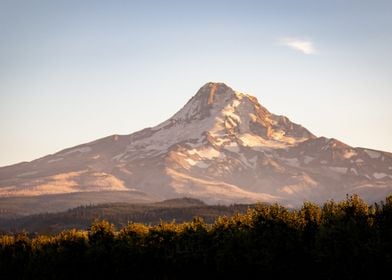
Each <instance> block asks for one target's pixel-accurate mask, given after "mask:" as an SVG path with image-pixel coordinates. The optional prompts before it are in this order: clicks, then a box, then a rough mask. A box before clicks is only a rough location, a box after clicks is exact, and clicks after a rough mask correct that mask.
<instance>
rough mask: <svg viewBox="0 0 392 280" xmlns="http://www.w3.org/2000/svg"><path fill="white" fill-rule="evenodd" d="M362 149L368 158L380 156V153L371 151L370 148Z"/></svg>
mask: <svg viewBox="0 0 392 280" xmlns="http://www.w3.org/2000/svg"><path fill="white" fill-rule="evenodd" d="M364 151H365V153H367V155H368V156H369V157H370V158H379V157H380V156H381V153H379V152H376V151H372V150H364Z"/></svg>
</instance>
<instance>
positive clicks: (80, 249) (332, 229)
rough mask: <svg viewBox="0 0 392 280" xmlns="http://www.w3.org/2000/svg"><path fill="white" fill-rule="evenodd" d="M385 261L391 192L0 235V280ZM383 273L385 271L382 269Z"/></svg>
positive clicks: (246, 271)
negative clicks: (180, 219)
mask: <svg viewBox="0 0 392 280" xmlns="http://www.w3.org/2000/svg"><path fill="white" fill-rule="evenodd" d="M390 267H392V196H389V197H387V198H386V199H385V201H383V202H380V203H378V204H374V205H368V204H366V203H365V202H364V201H363V200H362V199H361V198H360V197H358V196H357V195H353V196H349V197H347V198H346V200H344V201H341V202H334V201H327V202H326V203H324V204H323V205H322V206H318V205H316V204H313V203H310V202H306V203H304V204H303V206H302V207H301V208H299V209H295V210H293V209H287V208H285V207H282V206H280V205H278V204H273V205H266V204H258V205H256V206H255V207H253V208H249V209H248V211H247V212H246V213H242V214H235V215H232V216H221V217H218V218H217V219H216V220H215V222H214V223H205V222H204V221H203V219H201V218H194V219H193V221H191V222H184V223H175V222H170V223H167V222H161V223H159V224H157V225H146V224H141V223H134V222H129V223H128V225H126V226H124V227H122V228H119V229H116V228H115V226H114V225H113V224H112V223H111V222H109V221H95V222H94V223H93V224H92V225H91V226H90V228H89V229H88V230H87V231H82V230H67V231H63V232H61V233H59V234H57V235H53V236H45V235H39V236H30V235H29V233H26V232H24V233H19V234H15V235H2V236H0V278H1V279H70V278H71V277H76V278H77V279H79V278H82V277H85V278H87V279H91V278H98V279H102V278H104V277H107V278H108V279H118V278H120V277H122V276H124V275H126V276H127V278H134V279H184V278H190V279H198V278H207V279H209V278H212V277H216V278H222V277H227V278H229V279H231V278H233V277H247V276H249V277H250V276H252V275H257V276H258V278H266V279H269V278H283V277H290V278H293V277H296V276H299V277H301V278H310V277H311V278H318V279H343V278H344V279H364V278H374V277H381V276H383V275H388V274H389V270H390ZM385 273H386V274H385Z"/></svg>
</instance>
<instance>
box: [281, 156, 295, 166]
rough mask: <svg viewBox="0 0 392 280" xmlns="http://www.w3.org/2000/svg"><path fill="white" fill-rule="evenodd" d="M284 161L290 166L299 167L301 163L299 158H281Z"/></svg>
mask: <svg viewBox="0 0 392 280" xmlns="http://www.w3.org/2000/svg"><path fill="white" fill-rule="evenodd" d="M281 159H282V160H284V161H285V162H286V163H287V164H288V165H291V166H295V167H299V161H298V159H297V158H281Z"/></svg>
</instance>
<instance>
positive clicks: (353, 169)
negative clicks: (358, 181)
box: [350, 167, 358, 176]
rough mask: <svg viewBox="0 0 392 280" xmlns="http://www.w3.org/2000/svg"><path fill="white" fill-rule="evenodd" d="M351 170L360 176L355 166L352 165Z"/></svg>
mask: <svg viewBox="0 0 392 280" xmlns="http://www.w3.org/2000/svg"><path fill="white" fill-rule="evenodd" d="M350 170H351V172H352V173H354V174H355V175H357V176H358V171H357V170H356V169H355V168H354V167H352V168H351V169H350Z"/></svg>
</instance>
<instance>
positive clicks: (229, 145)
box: [0, 83, 392, 205]
mask: <svg viewBox="0 0 392 280" xmlns="http://www.w3.org/2000/svg"><path fill="white" fill-rule="evenodd" d="M391 190H392V154H390V153H387V152H381V151H375V150H370V149H363V148H353V147H350V146H348V145H346V144H344V143H342V142H340V141H338V140H335V139H328V138H325V137H316V136H315V135H313V134H312V133H311V132H309V131H308V130H307V129H306V128H304V127H302V126H301V125H299V124H296V123H293V122H292V121H290V120H289V119H288V118H287V117H285V116H278V115H274V114H272V113H271V112H269V111H268V110H267V109H266V108H265V107H263V106H262V105H261V104H260V103H259V102H258V100H257V99H256V98H255V97H253V96H251V95H248V94H244V93H241V92H237V91H235V90H233V89H232V88H230V87H229V86H227V85H225V84H223V83H207V84H205V85H204V86H203V87H201V88H200V89H199V91H198V92H197V93H196V95H194V96H193V97H192V98H191V99H190V100H189V101H188V103H187V104H186V105H185V106H184V107H183V108H182V109H181V110H180V111H178V112H177V113H176V114H174V115H173V116H172V117H171V118H170V119H169V120H167V121H165V122H163V123H161V124H159V125H157V126H155V127H152V128H146V129H144V130H141V131H138V132H136V133H133V134H130V135H113V136H109V137H106V138H103V139H99V140H96V141H94V142H91V143H87V144H83V145H80V146H77V147H73V148H70V149H66V150H63V151H60V152H58V153H56V154H54V155H49V156H46V157H43V158H40V159H37V160H34V161H32V162H29V163H20V164H16V165H12V166H7V167H3V168H0V196H2V197H15V196H18V197H19V196H42V195H48V194H67V193H68V194H69V193H94V194H96V193H97V192H102V191H110V192H116V193H118V192H124V193H125V192H130V191H131V192H132V191H133V192H135V193H138V194H139V195H140V194H144V195H146V196H148V197H154V198H155V199H166V198H173V197H183V196H188V197H195V198H200V199H203V200H204V201H207V202H210V203H213V202H214V203H216V202H219V203H234V202H255V201H266V202H274V201H278V202H281V203H284V204H287V205H298V204H299V203H302V202H303V201H304V200H312V201H316V202H321V201H325V200H326V199H331V198H334V199H341V198H344V197H345V195H346V194H348V193H358V194H360V195H362V196H363V197H364V198H365V199H367V200H369V201H376V200H379V199H382V198H383V197H384V196H385V195H386V194H387V193H388V192H390V191H391Z"/></svg>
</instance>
